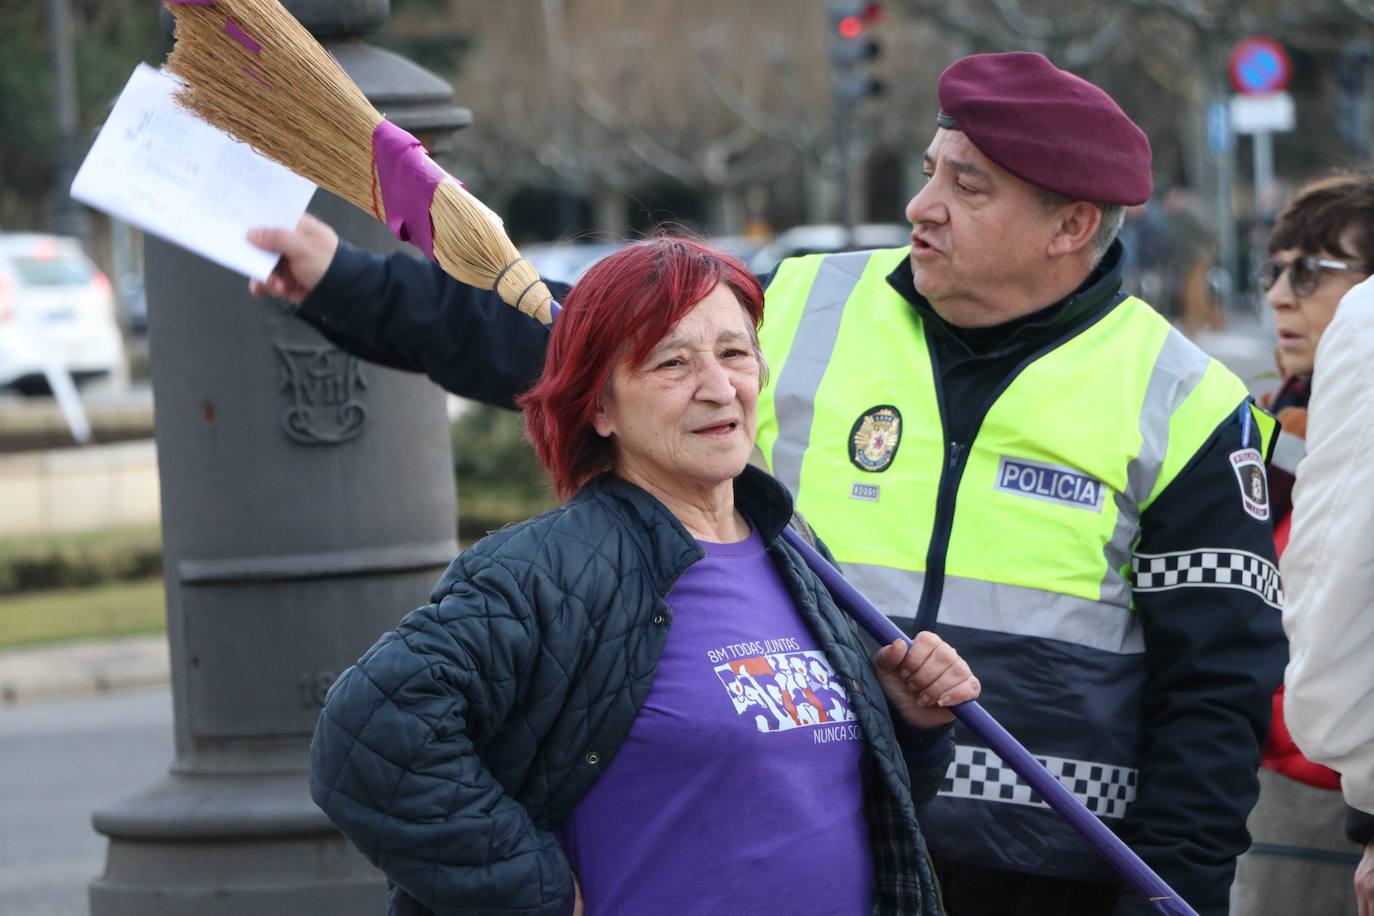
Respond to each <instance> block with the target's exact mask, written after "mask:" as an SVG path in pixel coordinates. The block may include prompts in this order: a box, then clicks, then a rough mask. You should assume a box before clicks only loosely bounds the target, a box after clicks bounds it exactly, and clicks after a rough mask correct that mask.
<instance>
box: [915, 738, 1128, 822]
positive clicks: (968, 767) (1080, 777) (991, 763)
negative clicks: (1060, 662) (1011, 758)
mask: <svg viewBox="0 0 1374 916" xmlns="http://www.w3.org/2000/svg"><path fill="white" fill-rule="evenodd" d="M1035 759H1036V760H1038V761H1040V763H1041V764H1042V765H1043V766H1044V767H1045V769H1047V770H1049V771H1050V773H1052V774H1053V775H1054V777H1055V779H1058V780H1059V781H1060V782H1061V783H1063V784H1064V788H1066V789H1068V790H1069V791H1070V792H1072V793H1073V794H1074V795H1077V796H1078V800H1079V801H1081V802H1082V803H1083V804H1084V805H1086V806H1087V808H1088V810H1089V811H1091V812H1092V813H1093V814H1096V815H1097V816H1098V817H1125V816H1126V808H1127V806H1129V805H1130V803H1131V802H1133V801H1135V790H1136V780H1137V771H1136V770H1135V768H1133V767H1123V766H1116V765H1114V764H1110V763H1095V762H1093V761H1091V760H1071V759H1069V758H1068V757H1042V756H1040V755H1038V754H1037V755H1036V757H1035ZM940 794H941V795H944V796H947V797H951V798H976V799H978V800H980V801H994V802H1006V803H1008V804H1012V805H1035V806H1038V807H1042V808H1047V807H1049V806H1048V805H1047V804H1046V803H1045V802H1044V801H1043V800H1042V799H1041V798H1040V795H1039V794H1038V793H1037V792H1035V791H1034V790H1033V789H1031V787H1030V786H1029V785H1027V784H1026V783H1024V782H1022V781H1021V777H1020V776H1017V775H1016V772H1015V771H1014V770H1012V768H1011V767H1009V766H1007V765H1006V764H1004V763H1003V762H1002V761H1001V760H1000V759H999V758H998V756H997V755H996V754H994V753H993V752H992V751H990V750H988V749H987V748H985V747H976V746H973V745H967V744H956V745H955V746H954V762H952V763H951V764H950V765H949V769H948V770H946V771H945V779H944V782H943V783H942V784H941V786H940Z"/></svg>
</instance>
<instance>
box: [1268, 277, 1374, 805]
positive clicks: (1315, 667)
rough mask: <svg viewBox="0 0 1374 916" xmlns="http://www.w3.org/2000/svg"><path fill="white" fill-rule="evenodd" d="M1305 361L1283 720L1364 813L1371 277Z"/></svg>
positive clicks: (1371, 738) (1371, 529) (1368, 777)
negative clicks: (1303, 444)
mask: <svg viewBox="0 0 1374 916" xmlns="http://www.w3.org/2000/svg"><path fill="white" fill-rule="evenodd" d="M1314 363H1315V366H1316V368H1315V370H1314V373H1313V378H1312V398H1311V401H1310V403H1309V405H1308V422H1307V457H1306V458H1304V459H1303V460H1302V463H1301V464H1299V465H1298V476H1297V483H1296V485H1295V486H1294V488H1293V530H1292V537H1291V539H1290V540H1289V542H1288V549H1287V550H1286V551H1285V552H1284V555H1283V561H1282V572H1283V581H1284V588H1285V590H1286V592H1287V599H1286V606H1285V607H1284V611H1283V628H1284V630H1285V631H1287V633H1288V640H1289V652H1290V656H1289V662H1288V670H1287V671H1286V673H1285V674H1284V683H1285V684H1286V685H1287V686H1286V688H1285V699H1284V719H1285V721H1286V723H1287V725H1288V730H1289V732H1291V733H1292V735H1293V740H1294V741H1296V742H1297V745H1298V747H1299V748H1301V749H1302V752H1303V753H1304V754H1306V755H1307V756H1308V757H1309V758H1311V759H1312V760H1315V761H1317V762H1319V763H1324V764H1326V765H1327V766H1329V767H1331V768H1333V769H1335V770H1337V771H1339V772H1340V774H1341V786H1342V789H1343V791H1344V793H1345V798H1346V801H1348V802H1349V803H1350V804H1351V805H1353V806H1354V807H1356V808H1360V809H1362V810H1364V811H1368V812H1371V813H1374V278H1371V279H1369V280H1366V281H1364V282H1363V283H1361V284H1359V285H1358V286H1356V287H1355V288H1354V289H1352V290H1351V291H1350V292H1349V293H1347V294H1346V295H1345V297H1344V298H1343V299H1342V300H1341V304H1340V306H1339V307H1338V308H1337V310H1336V315H1335V317H1334V318H1333V319H1332V321H1331V324H1330V325H1329V326H1328V327H1327V329H1326V332H1325V333H1324V334H1323V335H1322V339H1321V342H1320V344H1318V346H1317V352H1316V358H1315V360H1314Z"/></svg>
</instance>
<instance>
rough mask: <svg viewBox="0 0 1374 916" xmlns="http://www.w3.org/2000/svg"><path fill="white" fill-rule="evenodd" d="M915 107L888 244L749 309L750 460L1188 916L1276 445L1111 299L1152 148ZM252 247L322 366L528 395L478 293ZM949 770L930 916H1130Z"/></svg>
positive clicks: (1243, 732)
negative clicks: (941, 644) (924, 136)
mask: <svg viewBox="0 0 1374 916" xmlns="http://www.w3.org/2000/svg"><path fill="white" fill-rule="evenodd" d="M939 100H940V116H939V120H938V126H937V130H936V132H935V136H934V138H933V140H932V141H931V142H930V145H929V146H928V147H927V149H926V150H925V157H924V158H925V172H926V175H927V178H928V180H927V183H926V185H925V187H924V188H923V189H922V190H921V192H920V193H919V194H917V195H916V197H915V198H913V199H912V200H911V202H910V203H909V204H908V206H907V216H908V218H909V219H910V220H911V223H912V226H913V231H912V245H911V247H910V248H909V249H908V248H902V249H892V250H885V251H869V252H855V253H845V254H836V255H818V256H809V257H803V258H796V259H789V260H786V261H784V262H783V263H782V264H781V265H780V266H779V267H778V269H777V270H776V272H775V273H774V274H773V275H772V277H771V278H769V279H768V287H767V320H766V321H765V322H764V326H763V329H762V336H761V343H762V346H763V351H764V354H765V357H766V358H767V360H768V362H769V364H770V365H771V367H772V371H773V376H774V378H775V379H776V382H775V384H774V385H773V386H772V388H771V390H769V391H765V393H764V394H763V395H762V396H761V398H760V407H759V410H760V423H759V439H758V445H759V451H760V455H761V458H762V460H763V461H765V462H766V463H767V465H768V466H769V468H770V469H771V470H772V471H773V472H774V473H775V474H777V475H778V476H779V477H780V478H781V479H782V480H783V481H784V482H785V483H786V484H787V485H788V486H789V487H790V488H791V489H792V490H793V491H794V492H795V493H796V495H797V499H798V506H799V508H800V509H801V511H802V512H803V513H804V514H805V515H806V516H807V518H808V519H809V520H810V521H811V522H812V524H813V525H814V526H815V527H816V529H817V530H818V532H819V533H820V534H821V535H822V537H824V538H825V540H826V542H827V544H828V546H829V547H830V549H831V551H832V552H833V553H834V555H835V557H836V558H837V559H838V560H839V561H840V562H841V564H842V565H843V567H844V570H845V573H846V575H848V576H849V577H851V579H853V580H854V581H855V582H856V584H858V585H859V586H860V588H862V589H863V590H864V591H865V592H866V593H867V594H868V595H869V596H870V597H871V598H873V599H874V600H875V601H876V602H877V603H878V604H879V605H880V606H882V607H884V608H885V610H886V611H887V612H888V613H889V614H890V615H891V616H892V617H893V618H894V619H895V620H897V621H898V622H899V623H901V624H902V625H903V626H905V627H907V628H908V630H909V631H914V629H919V628H931V627H933V628H935V629H936V630H937V631H938V632H940V633H941V634H942V635H943V636H944V637H945V638H946V639H948V640H949V641H950V642H951V643H953V644H954V645H956V646H957V647H958V648H959V651H960V652H961V654H962V655H963V656H964V657H965V658H967V659H968V660H969V663H970V665H972V666H973V667H974V669H975V670H977V671H978V672H979V676H980V678H981V679H982V680H983V683H984V685H985V690H984V702H985V704H986V706H987V707H988V708H989V710H990V711H991V712H992V713H993V714H994V715H995V716H997V717H998V718H999V719H1000V720H1001V721H1002V722H1003V723H1004V724H1005V725H1006V726H1007V727H1008V728H1009V729H1010V730H1011V732H1012V733H1013V734H1015V735H1016V736H1017V737H1018V738H1019V739H1020V740H1021V741H1022V742H1024V743H1025V744H1026V745H1027V746H1028V747H1029V748H1030V749H1031V751H1032V752H1033V753H1034V754H1035V755H1036V756H1038V757H1039V758H1040V759H1041V760H1042V761H1043V762H1044V763H1045V764H1046V766H1047V767H1049V768H1050V769H1051V770H1052V771H1053V772H1054V773H1055V774H1056V775H1057V776H1058V777H1059V778H1060V779H1061V780H1063V781H1064V782H1065V783H1066V784H1067V785H1068V786H1069V788H1071V789H1072V790H1073V791H1074V792H1075V793H1076V794H1077V795H1078V796H1079V797H1080V798H1081V799H1083V801H1084V802H1085V803H1086V804H1087V805H1088V806H1089V807H1090V808H1091V809H1092V810H1094V811H1095V812H1096V813H1097V814H1098V815H1099V816H1100V817H1102V818H1103V819H1104V820H1105V821H1106V823H1107V824H1109V825H1110V826H1111V827H1113V829H1115V830H1117V831H1118V832H1119V833H1120V834H1121V836H1122V837H1123V838H1124V839H1125V840H1126V841H1127V842H1128V843H1129V844H1130V845H1131V846H1132V847H1133V848H1134V849H1135V851H1136V852H1137V853H1139V854H1140V855H1141V856H1142V857H1143V858H1144V859H1145V860H1146V861H1147V862H1148V863H1149V864H1150V865H1151V866H1152V867H1154V868H1155V869H1156V870H1157V871H1158V872H1159V873H1160V874H1161V876H1162V877H1164V879H1165V880H1166V881H1168V882H1170V883H1171V884H1172V885H1173V887H1174V888H1175V890H1177V891H1178V892H1180V893H1181V894H1182V896H1183V897H1184V898H1185V899H1186V900H1187V901H1188V902H1189V903H1191V904H1192V906H1193V907H1194V908H1196V909H1197V910H1198V911H1199V912H1200V913H1202V914H1204V916H1218V914H1223V913H1225V912H1226V911H1227V895H1228V888H1229V885H1230V883H1231V876H1232V873H1233V870H1234V862H1235V858H1236V856H1237V855H1238V854H1239V853H1240V852H1241V851H1242V850H1244V849H1245V847H1246V845H1247V843H1248V837H1247V834H1246V831H1245V818H1246V814H1247V813H1248V812H1249V810H1250V808H1251V806H1252V805H1253V803H1254V800H1255V796H1256V791H1257V788H1256V775H1255V773H1256V768H1257V766H1258V762H1259V755H1260V743H1261V740H1262V736H1263V735H1264V733H1265V730H1266V728H1267V726H1268V715H1269V697H1270V694H1271V693H1272V692H1273V690H1274V688H1275V686H1276V685H1277V684H1278V682H1279V680H1280V677H1281V675H1282V669H1283V664H1284V659H1285V652H1284V646H1283V637H1282V632H1281V629H1280V622H1279V612H1278V602H1279V587H1278V575H1277V571H1276V569H1275V565H1274V553H1273V544H1272V540H1271V530H1270V520H1269V506H1268V500H1267V493H1266V492H1265V485H1264V462H1265V459H1266V457H1267V455H1268V451H1269V448H1270V445H1271V441H1272V436H1273V431H1274V423H1273V421H1272V419H1271V418H1270V417H1269V416H1268V415H1267V414H1264V413H1263V412H1261V411H1259V410H1258V409H1256V408H1254V407H1253V406H1252V405H1251V403H1250V400H1249V398H1248V396H1247V394H1246V391H1245V387H1244V385H1243V384H1242V383H1241V382H1240V381H1239V380H1238V379H1237V378H1236V377H1235V376H1234V375H1232V374H1231V373H1230V372H1229V371H1227V370H1226V369H1225V368H1223V367H1222V366H1221V365H1220V364H1219V363H1217V362H1216V361H1215V360H1212V359H1209V358H1208V357H1207V356H1206V355H1205V354H1203V353H1202V352H1201V351H1200V350H1198V349H1197V348H1196V347H1195V346H1193V345H1192V344H1191V343H1189V342H1188V341H1187V340H1186V339H1185V338H1184V337H1183V336H1182V335H1180V334H1179V333H1178V332H1177V331H1175V330H1174V329H1172V328H1171V327H1170V325H1169V324H1168V322H1167V321H1165V320H1164V319H1163V318H1162V317H1161V316H1160V315H1159V314H1158V313H1156V312H1155V311H1154V310H1153V309H1152V308H1151V307H1150V306H1148V305H1147V304H1145V303H1144V302H1142V301H1140V300H1139V299H1137V298H1135V297H1133V296H1130V295H1128V294H1127V293H1124V292H1122V291H1121V290H1120V289H1119V286H1120V269H1121V262H1122V247H1121V244H1120V242H1117V241H1115V236H1116V232H1117V229H1118V228H1119V227H1120V224H1121V218H1122V213H1123V210H1124V207H1125V206H1127V205H1133V204H1139V203H1142V202H1144V201H1145V200H1147V199H1148V198H1149V196H1150V191H1151V174H1150V149H1149V144H1148V141H1147V140H1146V138H1145V136H1144V134H1143V133H1142V132H1141V131H1140V129H1139V128H1138V127H1137V126H1136V125H1135V124H1134V123H1132V122H1131V121H1130V119H1129V118H1127V116H1126V115H1125V114H1124V113H1123V112H1122V111H1121V109H1120V108H1119V107H1118V106H1117V105H1116V104H1115V102H1113V101H1112V99H1111V98H1110V97H1109V96H1108V95H1107V94H1106V93H1104V92H1102V91H1101V90H1100V89H1098V88H1097V87H1095V86H1093V85H1092V84H1090V83H1088V82H1085V81H1084V80H1082V79H1079V78H1078V77H1075V76H1073V75H1071V74H1069V73H1067V72H1065V71H1062V70H1059V69H1058V68H1056V67H1054V66H1053V65H1052V64H1051V63H1050V62H1049V61H1048V60H1046V59H1045V58H1044V57H1043V56H1041V55H1038V54H1030V53H1009V54H988V55H975V56H972V57H968V58H964V59H963V60H960V61H958V62H956V63H955V64H953V65H952V66H951V67H950V68H949V69H947V70H946V71H945V73H944V74H943V75H942V76H941V78H940V81H939ZM256 240H257V241H258V242H259V243H260V244H262V245H264V246H265V247H268V248H272V249H275V250H279V251H282V252H284V254H285V255H286V258H285V259H284V261H283V263H282V266H281V267H279V269H278V272H277V273H276V274H274V276H273V277H271V278H269V281H268V283H267V284H266V285H265V286H262V287H260V290H261V291H265V292H268V293H271V294H274V295H285V296H288V297H289V298H291V299H293V300H294V301H297V302H299V303H300V306H301V308H300V313H301V315H302V316H303V317H304V318H305V319H306V320H307V321H310V322H311V323H312V324H314V325H315V326H316V327H318V328H319V329H320V330H321V331H323V332H324V333H325V334H326V336H328V337H330V338H331V339H332V340H334V341H336V342H337V343H338V344H339V345H340V346H343V347H345V348H346V349H349V350H351V351H353V352H355V353H357V354H359V355H361V356H364V357H367V358H371V359H374V360H377V361H379V362H383V363H386V364H388V365H393V366H398V367H402V368H408V369H415V370H420V371H425V372H427V373H429V375H430V376H431V377H432V378H434V379H435V380H436V381H438V382H439V383H440V384H442V385H443V386H444V387H446V388H448V389H449V390H451V391H455V392H457V393H460V394H464V395H467V396H469V397H476V398H479V399H481V400H484V401H487V402H489V403H498V404H506V405H509V404H510V402H511V398H512V397H513V395H514V394H515V393H517V392H518V390H519V389H520V388H521V387H522V386H523V385H525V384H527V382H528V380H530V379H531V378H533V377H534V376H535V375H536V374H537V373H538V370H539V364H540V360H541V358H542V345H543V337H542V333H543V332H542V329H541V326H539V325H538V324H537V322H534V321H533V320H532V319H528V318H526V317H525V316H522V315H519V314H518V313H516V312H515V311H514V310H512V309H508V308H505V307H504V306H502V305H501V304H500V303H499V301H498V300H497V299H496V297H495V296H494V294H491V293H488V292H485V291H481V290H474V289H471V288H468V287H464V286H462V285H460V284H458V283H456V282H455V281H452V280H450V279H448V278H447V277H446V276H445V275H443V274H442V273H441V272H440V271H439V270H438V268H436V267H434V266H432V265H427V264H421V263H418V262H415V261H413V260H411V259H409V258H405V257H398V256H393V257H391V258H388V259H381V258H377V257H374V256H372V255H369V254H366V253H364V252H360V251H358V250H357V249H354V248H352V247H350V246H347V245H338V243H337V241H336V240H335V238H334V237H333V235H332V233H331V232H330V230H328V228H327V227H324V226H322V225H321V224H317V223H307V224H304V225H303V226H302V227H301V228H300V229H298V230H297V231H296V232H279V233H270V232H269V233H263V234H261V235H259V236H257V237H256ZM336 246H337V247H338V250H337V251H336V250H335V248H336ZM311 290H313V292H311ZM560 292H561V290H558V289H555V295H559V294H560ZM307 293H309V294H308V295H307ZM957 743H958V749H957V754H956V759H955V761H954V763H953V765H952V766H951V767H950V769H949V773H948V775H947V778H946V782H945V786H944V788H943V790H942V791H941V794H940V796H939V797H938V798H937V799H936V800H935V801H934V802H932V804H931V805H930V806H929V808H928V810H926V811H925V812H924V813H923V816H922V823H923V825H924V827H925V834H926V836H927V839H928V842H929V844H930V847H931V852H932V856H933V858H934V860H935V863H936V867H937V871H938V873H939V875H940V878H941V881H942V885H943V893H944V901H945V905H946V907H947V909H948V911H949V912H950V913H951V914H954V916H977V914H997V916H1004V914H1042V913H1043V914H1056V916H1058V914H1096V913H1102V914H1107V913H1118V914H1124V913H1131V912H1141V913H1144V912H1151V911H1152V909H1151V907H1150V905H1149V904H1147V903H1145V902H1144V901H1143V900H1141V899H1139V898H1138V897H1135V896H1134V895H1133V894H1132V893H1129V892H1126V893H1123V891H1122V886H1121V884H1120V882H1119V881H1118V880H1117V879H1116V877H1115V876H1114V874H1113V873H1112V872H1111V870H1110V868H1109V867H1108V866H1107V865H1106V864H1105V863H1104V862H1103V861H1102V860H1100V859H1099V858H1098V857H1097V856H1096V855H1095V854H1094V853H1093V852H1092V851H1091V849H1090V848H1089V847H1087V846H1086V845H1085V843H1084V842H1083V841H1082V840H1081V839H1080V838H1079V837H1078V836H1077V834H1075V833H1074V831H1073V830H1072V829H1071V828H1070V827H1069V826H1068V825H1067V824H1066V823H1065V822H1063V821H1062V820H1061V819H1060V818H1059V817H1058V816H1057V815H1056V814H1054V813H1053V812H1051V811H1049V810H1048V809H1047V808H1046V807H1045V806H1044V804H1043V803H1042V802H1041V800H1040V799H1039V798H1038V797H1037V796H1036V795H1035V794H1034V793H1032V792H1031V791H1030V789H1029V788H1028V787H1027V786H1025V785H1024V784H1023V783H1021V782H1019V781H1018V780H1017V778H1016V777H1015V775H1014V774H1013V773H1011V772H1010V771H1009V770H1008V769H1006V768H1004V767H1002V766H1001V765H1000V764H999V762H998V760H997V758H996V757H995V756H993V755H992V754H990V752H988V751H987V750H986V749H985V748H983V747H981V746H980V745H979V743H978V742H977V741H976V739H974V738H973V737H972V736H971V735H969V734H967V733H962V732H961V733H960V734H959V735H958V738H957Z"/></svg>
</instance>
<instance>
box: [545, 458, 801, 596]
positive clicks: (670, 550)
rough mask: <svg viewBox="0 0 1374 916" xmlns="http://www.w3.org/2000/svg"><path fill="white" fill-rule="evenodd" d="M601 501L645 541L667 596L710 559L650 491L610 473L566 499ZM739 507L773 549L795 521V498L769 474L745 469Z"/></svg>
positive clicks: (740, 481) (738, 483)
mask: <svg viewBox="0 0 1374 916" xmlns="http://www.w3.org/2000/svg"><path fill="white" fill-rule="evenodd" d="M577 503H598V504H600V505H602V506H604V507H606V508H607V509H608V510H610V511H611V512H612V513H613V514H615V515H616V516H617V517H618V518H623V519H625V520H626V522H627V524H628V525H629V527H631V528H633V529H635V530H637V531H640V532H642V534H643V536H644V537H645V538H647V542H646V545H645V546H646V558H647V559H649V560H650V561H651V565H652V566H653V567H654V569H655V571H656V574H657V575H658V576H659V577H660V580H661V581H660V585H661V587H662V588H663V590H664V592H665V593H666V592H667V590H668V589H669V588H671V587H672V585H673V583H675V582H676V581H677V580H678V578H679V577H680V576H681V575H682V573H683V572H684V571H686V569H687V567H688V566H691V565H692V564H693V563H695V562H696V561H697V560H700V559H701V558H702V557H703V556H705V555H706V552H705V551H704V550H703V549H702V547H701V545H700V544H698V543H697V542H696V539H695V538H693V537H692V535H691V533H690V532H688V531H687V529H686V528H685V527H683V525H682V523H681V522H679V521H678V520H677V516H675V515H673V513H672V512H670V511H668V507H667V506H665V505H663V503H661V502H659V501H658V500H657V499H656V498H654V497H653V496H652V495H650V494H649V493H648V492H647V491H646V490H644V489H642V488H640V487H638V486H636V485H634V484H632V483H630V482H629V481H628V480H625V479H623V478H621V477H617V476H615V475H614V474H612V473H610V472H609V471H608V472H606V473H604V474H600V475H598V476H596V477H593V478H592V479H591V480H589V481H587V483H586V484H585V485H583V487H582V489H581V490H579V491H578V492H577V494H576V495H574V496H573V498H572V499H570V500H569V501H568V504H569V507H572V506H573V505H575V504H577ZM735 506H736V507H737V508H738V509H739V510H740V512H742V513H744V515H745V517H746V518H748V519H749V523H750V524H751V525H754V526H756V527H757V528H758V529H759V534H760V535H761V536H762V537H763V542H764V544H766V545H768V546H770V547H771V546H772V544H773V542H774V541H776V540H777V539H778V537H779V536H780V535H781V534H782V530H783V528H785V527H786V526H787V524H788V522H789V521H791V518H792V496H791V494H789V493H788V492H787V488H786V487H784V486H783V485H782V484H781V483H779V482H778V481H777V480H775V479H774V478H773V477H772V476H770V475H769V474H768V473H767V472H766V471H763V470H760V469H759V468H756V467H754V466H753V465H746V466H745V468H744V471H743V472H742V473H741V474H740V475H739V476H738V477H736V478H735Z"/></svg>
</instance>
